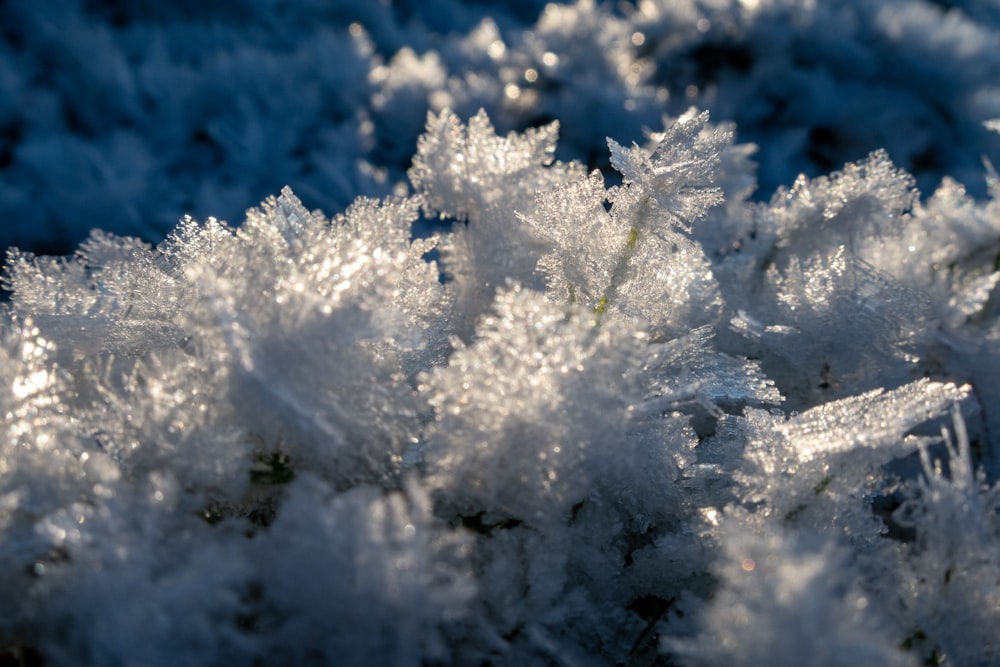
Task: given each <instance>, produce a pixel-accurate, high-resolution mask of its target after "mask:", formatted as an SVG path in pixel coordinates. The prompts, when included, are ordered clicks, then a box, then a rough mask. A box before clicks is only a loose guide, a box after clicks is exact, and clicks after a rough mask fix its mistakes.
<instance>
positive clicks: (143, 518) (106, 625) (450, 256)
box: [0, 110, 1000, 665]
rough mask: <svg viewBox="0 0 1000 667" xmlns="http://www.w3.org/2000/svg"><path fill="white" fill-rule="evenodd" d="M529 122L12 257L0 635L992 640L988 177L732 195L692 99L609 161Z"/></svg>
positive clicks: (15, 656)
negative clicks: (606, 168)
mask: <svg viewBox="0 0 1000 667" xmlns="http://www.w3.org/2000/svg"><path fill="white" fill-rule="evenodd" d="M557 129H558V125H556V124H555V123H553V124H550V125H546V126H544V127H541V128H538V129H535V130H531V131H528V132H525V133H516V132H515V133H509V134H507V135H505V136H501V135H498V134H497V132H496V131H495V129H494V127H493V124H492V122H491V121H490V119H489V117H488V116H487V114H486V113H485V112H480V113H479V114H477V115H474V116H472V117H471V118H469V120H468V121H466V122H463V121H462V120H461V119H460V118H459V116H458V115H456V114H455V113H453V112H451V111H447V110H445V111H442V112H440V113H432V114H430V115H429V116H428V119H427V125H426V132H425V134H424V135H423V136H422V137H421V138H420V140H419V142H418V144H417V154H416V156H415V158H414V160H413V164H412V167H411V169H410V172H409V175H410V179H411V183H412V187H413V192H412V194H409V195H406V196H394V197H388V198H385V199H370V198H365V197H359V198H358V199H357V200H356V201H355V202H354V203H353V204H352V205H351V206H350V207H348V208H347V209H346V211H345V212H344V213H342V214H339V215H335V216H334V217H332V218H328V217H326V216H325V215H324V214H323V213H321V212H318V211H309V210H307V209H306V208H305V207H304V206H303V205H302V203H301V202H300V201H299V200H298V199H297V198H296V196H295V195H294V194H293V193H292V191H291V190H290V189H285V190H283V191H282V192H281V194H280V196H277V197H272V198H270V199H268V200H266V201H265V202H264V203H263V204H262V205H261V206H260V207H259V208H254V209H250V210H249V211H248V213H247V218H246V221H245V222H244V223H243V225H241V226H240V227H236V228H234V227H230V226H228V225H226V224H224V223H221V222H219V221H217V220H215V219H208V220H206V221H205V222H203V223H199V222H196V221H195V220H193V219H191V218H186V219H184V220H183V221H182V222H181V223H180V225H179V226H178V227H177V228H176V229H175V230H174V232H173V233H172V234H170V235H169V236H168V238H167V239H166V240H165V241H163V242H162V243H160V244H159V245H157V246H155V247H154V246H150V245H148V244H145V243H143V242H141V241H138V240H136V239H132V238H127V237H118V236H115V235H113V234H109V233H103V232H96V231H95V232H93V233H92V235H91V237H90V239H89V240H88V241H87V242H85V243H84V244H83V245H81V247H80V249H79V250H78V252H77V253H76V254H75V255H74V256H72V257H68V258H63V259H53V258H48V257H39V256H35V255H32V254H30V253H23V252H20V251H17V250H11V251H10V252H9V254H8V258H7V264H6V267H5V272H4V284H5V286H6V287H7V288H8V289H9V290H10V291H11V293H12V294H11V298H10V302H9V303H8V304H6V305H5V306H4V307H3V310H2V313H0V315H2V322H0V334H2V336H0V379H2V383H0V408H2V409H3V411H4V414H5V428H4V430H3V431H2V434H0V438H2V439H0V538H2V539H0V545H2V546H0V573H2V574H0V581H2V582H3V586H4V590H5V591H6V592H7V593H8V594H7V595H4V596H2V600H0V604H2V611H3V614H0V656H2V658H3V659H8V658H9V659H11V660H16V661H21V662H23V661H25V660H27V659H38V660H43V661H44V662H45V664H53V665H64V664H65V665H71V664H150V665H158V664H164V665H165V664H177V663H178V662H182V663H184V664H248V665H250V664H272V663H289V664H300V663H301V664H398V665H424V664H490V665H506V664H594V665H604V664H623V665H651V664H664V665H666V664H690V665H730V664H775V665H781V664H802V663H803V662H804V661H806V662H809V663H810V664H812V663H816V664H830V665H839V664H857V663H872V664H875V663H878V664H900V665H906V664H918V663H919V662H920V661H922V660H929V661H937V662H938V663H940V662H941V661H943V660H947V661H949V662H950V663H953V664H956V665H960V664H961V665H964V664H988V663H989V662H991V657H992V656H995V655H996V650H997V649H996V645H995V642H994V640H993V638H992V635H990V634H989V633H988V632H986V631H983V632H981V633H977V634H973V635H969V634H967V633H965V628H966V627H968V626H971V625H975V624H976V623H977V622H980V621H982V622H983V627H989V625H988V623H989V621H990V620H991V619H993V618H994V617H995V615H996V603H997V600H998V599H1000V583H998V582H1000V580H998V579H997V576H996V571H995V570H996V562H995V560H996V559H995V556H994V555H993V554H994V552H995V551H996V548H995V547H996V544H995V542H996V525H995V524H996V520H995V519H996V507H995V505H996V502H995V501H996V492H995V491H996V487H995V484H996V477H997V474H998V470H1000V469H998V466H997V464H996V461H997V457H996V455H995V453H994V452H995V451H996V449H997V447H998V445H1000V443H997V442H996V440H995V436H992V434H995V433H996V432H997V431H996V429H994V428H992V425H993V424H995V423H997V420H998V418H1000V417H998V415H997V414H996V407H995V405H994V403H995V401H993V400H991V399H992V396H993V392H994V391H995V390H996V388H997V386H998V385H997V368H998V366H997V364H998V363H1000V359H998V358H997V354H996V351H995V350H996V346H995V345H994V344H993V343H995V342H996V341H997V337H998V335H1000V330H998V328H997V327H998V325H997V323H996V322H997V320H996V315H997V309H996V305H995V303H994V302H993V297H992V289H993V287H994V286H995V284H996V282H997V272H996V267H995V257H996V248H995V239H996V238H997V236H998V231H1000V230H998V229H997V224H998V223H997V220H998V218H997V216H996V215H995V212H996V204H995V203H994V201H993V200H990V201H986V202H979V201H976V200H973V199H971V198H969V197H968V196H966V195H965V194H964V193H963V192H962V191H961V189H960V186H958V185H957V184H955V183H954V182H952V181H949V182H946V183H944V184H943V185H942V187H941V189H940V190H939V191H938V193H937V194H935V195H934V196H933V197H932V198H930V199H929V200H928V201H927V202H926V203H920V200H919V196H918V193H917V191H916V190H915V189H914V185H913V180H912V179H911V178H910V177H909V176H908V175H907V174H906V173H905V172H903V171H902V170H900V169H898V168H896V167H895V166H894V165H893V164H892V163H891V161H890V160H889V159H888V157H887V156H886V155H884V154H882V153H875V154H873V155H871V156H870V157H869V158H867V159H866V160H863V161H861V162H858V163H854V164H848V165H846V166H845V167H844V169H843V170H842V171H840V172H836V173H833V174H831V175H829V176H825V177H820V178H816V179H812V180H810V179H808V178H805V177H802V178H801V179H799V180H798V181H797V182H796V183H795V184H794V186H793V187H792V188H791V189H789V190H779V192H778V193H777V194H776V195H775V196H774V197H773V198H772V200H771V201H770V202H769V203H767V204H752V203H750V202H748V201H747V193H748V192H749V191H750V190H751V189H752V187H753V176H754V172H753V164H752V162H751V161H750V159H749V157H750V155H751V154H752V152H753V147H751V146H746V145H740V144H735V143H734V133H733V128H732V126H731V125H723V126H714V125H713V124H712V123H711V122H710V120H709V117H708V115H707V114H705V113H699V112H697V111H691V112H688V113H685V114H684V115H683V116H681V117H679V118H678V119H676V120H674V121H670V122H668V123H667V124H666V127H665V128H664V130H663V132H661V133H652V134H651V135H650V142H651V144H650V145H649V146H646V147H643V146H639V145H637V144H636V145H633V146H632V147H631V148H624V147H622V146H621V145H619V144H617V143H615V142H614V141H611V142H609V146H610V158H609V159H610V163H611V164H612V165H613V166H614V168H615V169H616V170H618V172H619V173H620V176H621V184H620V185H615V186H612V187H607V186H606V185H605V179H604V177H603V176H601V175H600V174H599V173H596V172H594V173H590V174H587V172H586V169H585V168H584V167H583V165H581V164H579V163H576V162H570V163H563V162H559V161H557V160H555V159H554V154H555V150H556V139H557ZM991 187H993V188H994V189H995V184H994V185H993V186H991ZM421 214H425V215H437V216H439V217H440V218H441V219H442V223H441V225H440V227H441V231H439V232H437V233H435V234H434V235H432V236H430V237H427V238H421V237H419V235H414V234H413V229H414V224H415V223H418V222H419V221H420V218H421ZM435 252H436V253H437V255H436V259H435V255H434V253H435ZM949 415H950V417H951V421H952V423H953V424H954V429H955V433H956V435H955V440H956V441H957V443H958V445H957V447H956V446H953V445H951V444H950V443H951V438H950V437H949V436H947V434H946V435H945V436H940V435H938V433H939V431H940V424H935V422H936V421H940V420H941V419H942V418H943V417H946V416H949ZM942 443H943V444H942ZM991 485H993V486H991ZM952 619H960V620H952Z"/></svg>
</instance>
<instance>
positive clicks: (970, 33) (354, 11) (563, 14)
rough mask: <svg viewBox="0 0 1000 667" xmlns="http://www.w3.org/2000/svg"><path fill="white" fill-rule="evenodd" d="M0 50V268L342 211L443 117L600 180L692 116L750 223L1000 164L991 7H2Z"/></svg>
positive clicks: (645, 2) (390, 172) (10, 3)
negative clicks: (203, 223)
mask: <svg viewBox="0 0 1000 667" xmlns="http://www.w3.org/2000/svg"><path fill="white" fill-rule="evenodd" d="M0 27H2V30H0V218H2V219H3V220H4V224H3V225H2V228H0V248H6V247H8V246H11V245H16V246H18V247H21V248H24V249H27V250H32V251H35V252H40V253H46V254H65V253H69V252H72V249H73V248H74V247H75V246H76V244H77V243H79V242H80V241H82V240H84V238H85V237H86V236H87V233H88V231H89V230H90V228H92V227H95V226H97V227H100V228H101V229H105V230H107V231H111V232H115V233H117V234H128V235H134V236H139V237H141V238H144V239H146V240H147V241H153V242H159V241H160V240H162V239H163V238H164V236H165V234H167V233H168V232H169V231H170V230H171V229H172V228H173V226H174V225H175V224H176V223H177V220H178V219H180V218H181V216H183V215H185V214H191V215H193V216H195V217H197V218H199V219H204V218H205V217H207V216H209V215H213V216H216V217H218V218H219V219H223V220H230V221H233V222H238V221H239V220H241V219H242V214H243V211H244V210H245V209H246V207H247V206H249V205H250V204H251V203H253V202H258V201H261V200H262V199H264V198H265V197H266V196H268V195H270V194H273V193H276V192H278V191H279V190H280V189H281V188H282V187H284V186H285V185H290V186H291V187H292V188H293V189H294V191H295V192H296V193H297V194H298V195H299V196H300V197H301V198H302V200H303V201H305V202H307V205H308V206H309V207H319V208H321V209H323V210H325V211H329V212H332V211H340V210H343V209H344V208H346V206H347V205H348V204H350V203H351V201H353V200H354V198H355V197H357V196H359V195H366V196H373V197H381V196H385V195H387V194H389V193H391V192H392V191H393V189H394V188H395V187H396V186H399V185H400V183H401V182H404V181H405V180H406V179H405V172H406V169H407V168H408V166H409V160H410V157H411V156H412V154H413V147H414V145H415V142H416V139H417V137H418V136H419V135H420V134H421V132H422V130H423V125H424V119H425V117H426V114H427V112H428V111H434V112H435V113H440V112H441V111H443V110H444V109H445V108H450V109H452V110H453V111H455V112H456V113H457V114H458V115H459V116H460V117H462V118H470V117H472V116H473V115H475V114H476V112H477V111H478V110H479V109H480V108H483V109H485V110H486V111H487V113H488V114H489V116H490V119H491V120H492V121H493V123H494V124H495V125H496V127H497V128H498V129H499V130H500V131H501V132H502V133H506V132H508V131H510V130H517V131H524V130H525V129H527V128H528V127H536V126H540V125H544V124H546V123H548V122H550V121H552V120H554V119H558V120H559V121H560V122H561V123H562V125H561V131H560V143H559V149H558V151H559V152H558V156H557V157H559V159H562V160H564V161H570V160H577V161H580V162H583V163H585V164H586V165H587V166H588V167H589V168H600V169H602V170H604V171H605V175H606V176H609V177H611V178H617V176H615V172H612V171H611V170H610V162H609V154H608V152H607V150H606V145H605V143H604V140H605V137H608V136H610V137H612V138H614V139H615V140H616V141H618V142H619V143H622V144H624V145H629V144H631V142H632V141H635V140H637V139H640V138H641V137H642V136H643V135H642V132H643V128H651V129H656V128H659V127H661V124H662V121H661V119H662V116H663V114H664V113H668V114H671V115H674V116H677V115H680V114H682V113H684V112H685V111H686V110H687V108H688V107H690V106H692V105H693V106H697V107H698V108H701V109H707V110H709V111H710V112H711V113H712V117H713V118H716V119H719V120H723V119H725V120H730V121H735V122H736V123H737V125H738V127H739V128H740V138H741V141H744V142H747V141H749V142H754V143H756V144H758V145H759V147H760V150H759V152H758V153H757V155H756V160H757V161H758V163H759V165H760V168H759V170H758V181H759V184H760V189H759V191H758V196H762V197H764V198H765V199H766V197H768V196H770V194H771V193H772V192H773V191H774V190H775V189H776V188H777V187H778V186H781V185H786V184H788V183H790V182H792V181H793V180H794V179H795V177H796V176H797V175H798V174H799V173H805V174H806V175H807V176H810V177H816V176H820V175H823V174H826V173H829V172H830V171H833V170H835V169H840V168H841V167H842V166H843V165H844V164H845V163H847V162H853V161H857V160H860V159H863V158H864V157H865V156H866V155H867V154H868V153H869V152H871V151H873V150H876V149H878V148H884V149H886V150H887V151H888V153H889V155H890V156H891V157H892V159H893V161H894V162H895V163H896V164H898V165H899V166H900V167H902V168H904V169H906V170H907V171H908V172H909V173H911V174H913V175H914V176H915V178H916V179H917V184H918V186H919V187H920V189H921V190H922V191H924V192H931V191H932V190H933V189H934V188H936V187H937V184H938V182H939V181H940V179H941V178H942V177H943V176H945V175H950V176H952V177H955V178H956V179H957V180H959V181H960V182H963V183H965V184H966V186H967V187H968V188H969V189H970V193H972V194H973V195H975V196H977V197H982V196H985V195H986V189H985V187H983V185H982V178H981V163H980V156H981V155H982V154H984V153H985V154H987V155H990V156H991V157H992V158H993V159H994V160H995V161H1000V137H997V136H995V135H991V133H989V132H988V131H987V130H985V129H984V128H983V126H982V122H983V121H985V120H988V119H991V118H997V117H1000V92H998V91H1000V88H998V86H997V81H998V80H1000V49H998V48H997V43H998V40H1000V9H998V5H997V3H996V2H995V0H947V1H944V0H625V1H623V2H616V1H614V2H613V1H612V0H604V1H602V2H598V1H595V0H575V1H573V2H565V3H555V2H553V3H547V2H546V1H545V0H517V1H512V0H476V1H475V2H468V1H467V0H391V1H390V0H380V1H378V2H376V1H369V2H353V1H349V0H296V1H295V2H288V1H287V0H212V2H196V1H194V0H174V1H172V2H152V1H150V0H128V1H126V0H45V1H44V2H40V1H39V0H6V1H5V2H3V3H0ZM400 187H401V188H402V189H405V183H404V184H403V185H402V186H400ZM98 221H100V222H99V224H98Z"/></svg>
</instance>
